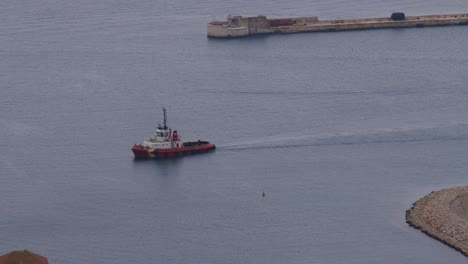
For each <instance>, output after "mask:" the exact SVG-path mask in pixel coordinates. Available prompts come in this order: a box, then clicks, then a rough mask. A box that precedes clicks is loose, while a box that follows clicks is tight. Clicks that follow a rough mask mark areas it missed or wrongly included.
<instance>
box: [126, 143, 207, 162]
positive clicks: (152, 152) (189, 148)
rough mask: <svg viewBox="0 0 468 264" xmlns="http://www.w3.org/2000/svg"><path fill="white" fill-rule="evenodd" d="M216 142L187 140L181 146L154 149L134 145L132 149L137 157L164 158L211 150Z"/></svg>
mask: <svg viewBox="0 0 468 264" xmlns="http://www.w3.org/2000/svg"><path fill="white" fill-rule="evenodd" d="M215 149H216V146H215V144H213V143H210V142H207V141H194V142H185V143H184V144H183V146H182V147H179V148H166V149H154V148H149V147H145V146H142V145H133V147H132V151H133V154H134V155H135V158H137V159H164V158H176V157H182V156H188V155H193V154H200V153H206V152H210V151H213V150H215Z"/></svg>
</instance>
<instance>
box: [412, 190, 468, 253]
mask: <svg viewBox="0 0 468 264" xmlns="http://www.w3.org/2000/svg"><path fill="white" fill-rule="evenodd" d="M406 222H407V223H408V224H409V225H410V226H412V227H414V228H416V229H419V230H421V231H422V232H424V233H426V234H427V235H429V236H431V237H433V238H435V239H437V240H439V241H441V242H442V243H444V244H446V245H448V246H450V247H452V248H454V249H456V250H458V251H460V252H461V253H463V254H464V255H465V256H468V186H463V187H456V188H451V189H444V190H440V191H437V192H431V193H430V194H429V195H427V196H426V197H424V198H422V199H420V200H419V201H417V202H415V203H414V204H413V207H412V208H411V209H409V210H408V211H406Z"/></svg>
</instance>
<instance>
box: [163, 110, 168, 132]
mask: <svg viewBox="0 0 468 264" xmlns="http://www.w3.org/2000/svg"><path fill="white" fill-rule="evenodd" d="M163 114H164V129H167V125H166V122H167V116H166V108H164V107H163Z"/></svg>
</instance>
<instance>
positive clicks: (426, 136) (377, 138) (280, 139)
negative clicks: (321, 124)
mask: <svg viewBox="0 0 468 264" xmlns="http://www.w3.org/2000/svg"><path fill="white" fill-rule="evenodd" d="M465 139H468V124H449V125H444V126H441V125H439V126H432V127H406V128H396V129H378V130H368V131H357V132H353V133H351V132H350V133H339V134H318V135H312V134H306V135H304V134H303V135H297V136H276V137H266V138H256V139H252V140H249V141H244V142H240V143H233V144H226V145H221V146H219V147H218V149H219V150H248V149H261V148H290V147H305V146H332V145H353V144H378V143H387V142H416V141H436V140H465Z"/></svg>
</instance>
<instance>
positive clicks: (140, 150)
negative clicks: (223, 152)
mask: <svg viewBox="0 0 468 264" xmlns="http://www.w3.org/2000/svg"><path fill="white" fill-rule="evenodd" d="M163 115H164V124H163V126H161V125H158V128H157V129H156V133H155V136H154V137H152V138H149V139H147V140H145V141H143V144H140V145H137V144H135V145H133V147H132V151H133V154H135V158H142V159H146V158H173V157H181V156H185V155H192V154H198V153H205V152H209V151H211V150H215V149H216V146H215V144H213V143H210V142H208V141H201V140H198V141H192V142H183V141H182V139H181V138H180V136H179V134H178V133H177V130H174V131H172V130H171V129H170V128H168V127H167V125H166V122H167V117H166V108H163Z"/></svg>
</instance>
